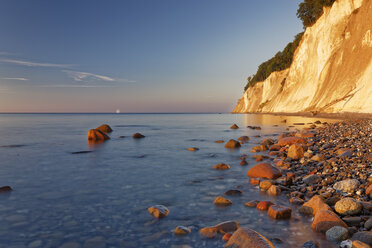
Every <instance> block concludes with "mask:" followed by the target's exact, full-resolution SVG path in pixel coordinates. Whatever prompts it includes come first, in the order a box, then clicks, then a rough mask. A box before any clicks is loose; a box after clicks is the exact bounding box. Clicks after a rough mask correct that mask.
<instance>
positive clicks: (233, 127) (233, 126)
mask: <svg viewBox="0 0 372 248" xmlns="http://www.w3.org/2000/svg"><path fill="white" fill-rule="evenodd" d="M230 128H231V129H238V128H239V127H238V125H236V124H233V125H232V126H231V127H230Z"/></svg>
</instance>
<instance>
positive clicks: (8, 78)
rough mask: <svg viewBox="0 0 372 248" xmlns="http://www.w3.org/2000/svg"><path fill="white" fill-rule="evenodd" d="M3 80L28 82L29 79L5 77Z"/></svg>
mask: <svg viewBox="0 0 372 248" xmlns="http://www.w3.org/2000/svg"><path fill="white" fill-rule="evenodd" d="M1 79H4V80H17V81H28V78H24V77H5V78H1Z"/></svg>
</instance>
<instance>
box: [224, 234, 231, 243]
mask: <svg viewBox="0 0 372 248" xmlns="http://www.w3.org/2000/svg"><path fill="white" fill-rule="evenodd" d="M231 236H232V235H231V234H230V233H225V234H224V235H223V236H222V240H223V241H225V242H227V241H229V239H230V238H231Z"/></svg>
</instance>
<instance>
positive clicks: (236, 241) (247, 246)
mask: <svg viewBox="0 0 372 248" xmlns="http://www.w3.org/2000/svg"><path fill="white" fill-rule="evenodd" d="M225 247H239V248H275V247H274V245H273V243H271V241H270V240H268V239H267V238H266V237H265V236H263V235H262V234H260V233H258V232H256V231H254V230H252V229H249V228H242V227H241V228H239V229H238V230H237V231H236V232H234V233H233V235H232V236H231V237H230V239H229V241H228V242H227V243H226V245H225Z"/></svg>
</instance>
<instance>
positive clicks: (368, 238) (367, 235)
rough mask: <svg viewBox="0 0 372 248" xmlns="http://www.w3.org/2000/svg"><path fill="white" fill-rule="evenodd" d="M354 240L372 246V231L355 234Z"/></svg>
mask: <svg viewBox="0 0 372 248" xmlns="http://www.w3.org/2000/svg"><path fill="white" fill-rule="evenodd" d="M352 239H353V240H359V241H362V242H363V243H366V244H367V245H372V231H362V232H357V233H354V235H353V237H352Z"/></svg>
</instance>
